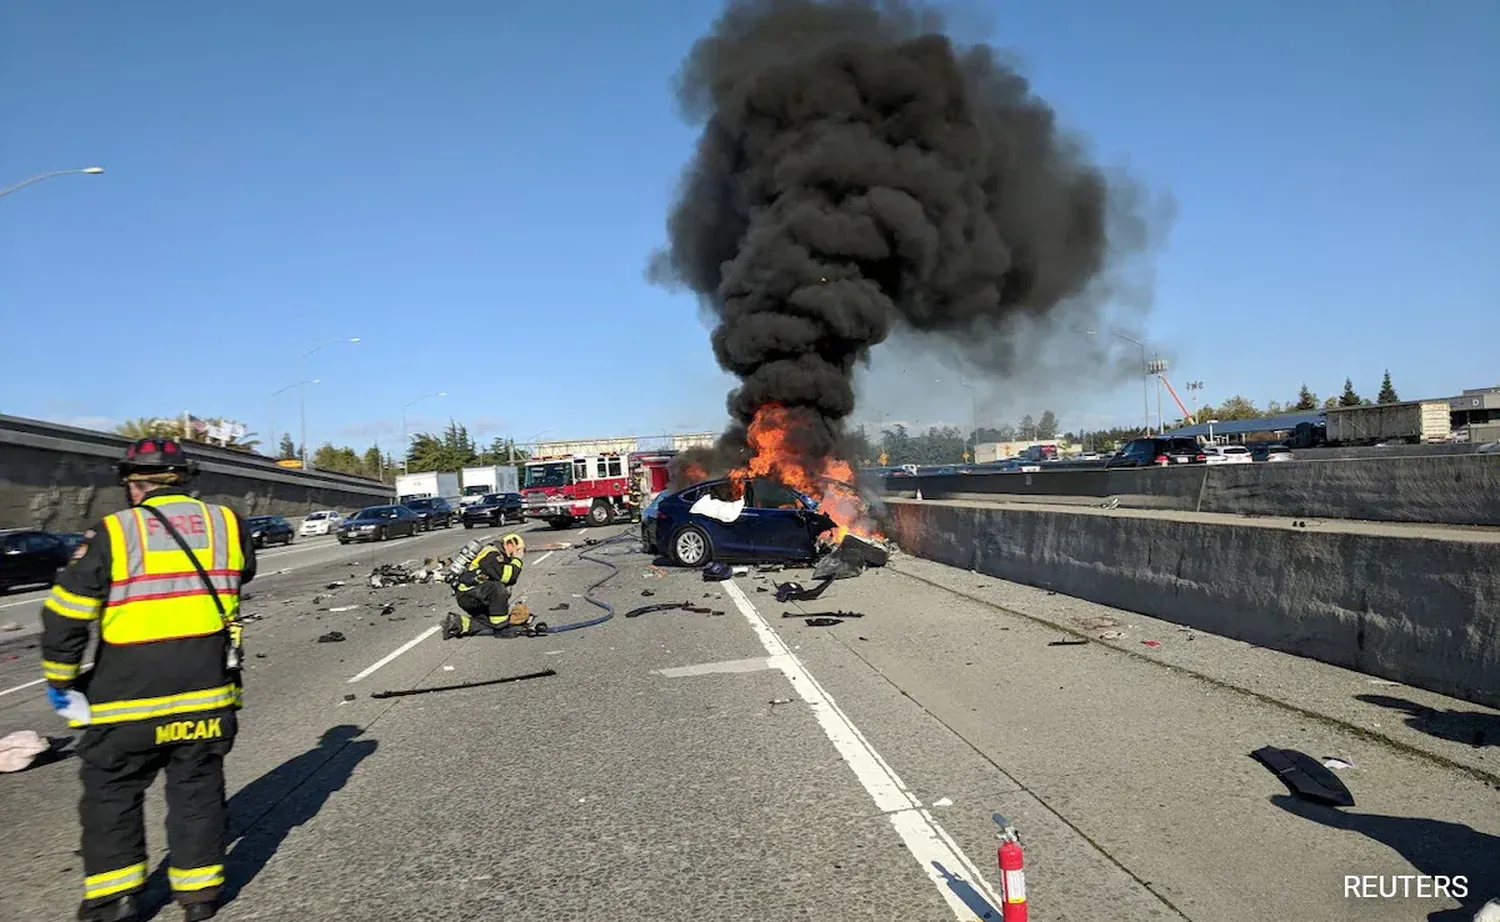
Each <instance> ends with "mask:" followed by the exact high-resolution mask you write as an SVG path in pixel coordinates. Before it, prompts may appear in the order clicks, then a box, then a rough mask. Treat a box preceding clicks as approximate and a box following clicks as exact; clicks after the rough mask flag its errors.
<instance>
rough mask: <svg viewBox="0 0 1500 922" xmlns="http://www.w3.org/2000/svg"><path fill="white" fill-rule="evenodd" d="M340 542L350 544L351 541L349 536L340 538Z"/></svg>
mask: <svg viewBox="0 0 1500 922" xmlns="http://www.w3.org/2000/svg"><path fill="white" fill-rule="evenodd" d="M339 543H340V544H348V543H349V539H348V538H340V539H339Z"/></svg>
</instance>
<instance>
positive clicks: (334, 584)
mask: <svg viewBox="0 0 1500 922" xmlns="http://www.w3.org/2000/svg"><path fill="white" fill-rule="evenodd" d="M344 585H346V583H345V582H344V581H343V580H341V579H336V580H334V581H333V582H331V583H329V584H328V585H326V586H324V587H323V588H324V589H338V588H339V587H341V586H344Z"/></svg>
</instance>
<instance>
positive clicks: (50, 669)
mask: <svg viewBox="0 0 1500 922" xmlns="http://www.w3.org/2000/svg"><path fill="white" fill-rule="evenodd" d="M42 676H43V677H44V678H46V679H47V680H48V681H49V682H71V681H73V680H74V679H76V678H78V664H77V663H55V662H53V661H52V660H50V659H44V660H42Z"/></svg>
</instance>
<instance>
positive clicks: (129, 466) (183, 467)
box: [115, 438, 198, 480]
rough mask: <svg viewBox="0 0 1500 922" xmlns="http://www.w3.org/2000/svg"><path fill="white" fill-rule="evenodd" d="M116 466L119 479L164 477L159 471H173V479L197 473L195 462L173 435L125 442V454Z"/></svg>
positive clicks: (163, 473)
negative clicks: (165, 437) (174, 476)
mask: <svg viewBox="0 0 1500 922" xmlns="http://www.w3.org/2000/svg"><path fill="white" fill-rule="evenodd" d="M115 469H116V470H118V471H119V472H120V478H121V479H122V480H131V479H134V478H137V477H141V478H144V477H149V478H150V479H152V480H156V479H159V478H160V479H166V478H165V477H161V475H168V476H170V475H176V479H184V480H185V479H187V478H189V477H192V476H194V475H195V474H197V473H198V462H196V461H194V460H192V459H191V458H189V457H188V456H187V453H186V452H184V451H183V450H182V446H181V445H179V444H178V443H177V440H176V439H157V438H152V439H137V440H136V441H134V442H131V443H130V444H129V445H128V446H126V448H125V457H124V458H122V459H121V460H120V463H119V464H117V465H115ZM152 475H157V476H152Z"/></svg>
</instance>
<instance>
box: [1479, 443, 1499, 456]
mask: <svg viewBox="0 0 1500 922" xmlns="http://www.w3.org/2000/svg"><path fill="white" fill-rule="evenodd" d="M1475 451H1477V452H1479V453H1480V454H1482V455H1495V454H1500V442H1486V443H1484V444H1483V445H1481V446H1479V447H1478V448H1476V449H1475Z"/></svg>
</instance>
